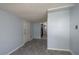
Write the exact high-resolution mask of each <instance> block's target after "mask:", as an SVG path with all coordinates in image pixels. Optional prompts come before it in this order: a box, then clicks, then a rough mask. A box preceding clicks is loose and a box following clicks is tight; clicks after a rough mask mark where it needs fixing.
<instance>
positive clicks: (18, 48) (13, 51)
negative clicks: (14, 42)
mask: <svg viewBox="0 0 79 59" xmlns="http://www.w3.org/2000/svg"><path fill="white" fill-rule="evenodd" d="M23 45H24V44H22V45H20V46H18V47H17V48H15V49H14V50H12V51H11V52H9V53H8V54H7V55H10V54H11V53H13V52H14V51H16V50H18V49H19V48H20V47H22V46H23Z"/></svg>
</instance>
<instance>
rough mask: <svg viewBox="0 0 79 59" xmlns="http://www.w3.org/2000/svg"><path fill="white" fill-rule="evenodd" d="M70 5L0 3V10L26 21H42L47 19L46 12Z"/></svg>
mask: <svg viewBox="0 0 79 59" xmlns="http://www.w3.org/2000/svg"><path fill="white" fill-rule="evenodd" d="M66 5H67V6H68V5H70V4H66V3H65V4H64V3H63V4H59V3H16V4H15V3H0V9H1V10H4V11H7V12H10V13H13V14H15V15H17V16H19V17H21V18H23V19H26V20H28V21H44V20H46V19H47V10H48V9H50V8H58V7H62V6H66Z"/></svg>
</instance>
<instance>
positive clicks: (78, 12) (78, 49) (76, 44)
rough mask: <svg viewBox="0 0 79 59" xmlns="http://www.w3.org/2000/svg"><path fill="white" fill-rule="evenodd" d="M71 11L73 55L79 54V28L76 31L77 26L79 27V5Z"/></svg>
mask: <svg viewBox="0 0 79 59" xmlns="http://www.w3.org/2000/svg"><path fill="white" fill-rule="evenodd" d="M76 5H77V6H74V7H72V8H71V9H70V20H71V21H70V49H71V50H72V52H73V54H79V28H78V30H76V29H75V25H78V27H79V4H76Z"/></svg>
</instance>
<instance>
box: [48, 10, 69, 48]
mask: <svg viewBox="0 0 79 59" xmlns="http://www.w3.org/2000/svg"><path fill="white" fill-rule="evenodd" d="M47 27H48V49H50V48H52V49H53V48H54V49H69V10H68V9H66V10H65V9H63V10H58V11H56V12H53V11H51V12H48V26H47Z"/></svg>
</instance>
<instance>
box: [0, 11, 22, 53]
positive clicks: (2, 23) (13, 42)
mask: <svg viewBox="0 0 79 59" xmlns="http://www.w3.org/2000/svg"><path fill="white" fill-rule="evenodd" d="M23 26H24V22H23V20H22V19H20V18H18V17H16V16H14V15H12V14H9V13H7V12H4V11H0V54H8V53H10V52H11V51H13V50H15V49H16V48H17V47H19V46H21V45H23V44H24V39H23V30H24V28H23Z"/></svg>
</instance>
